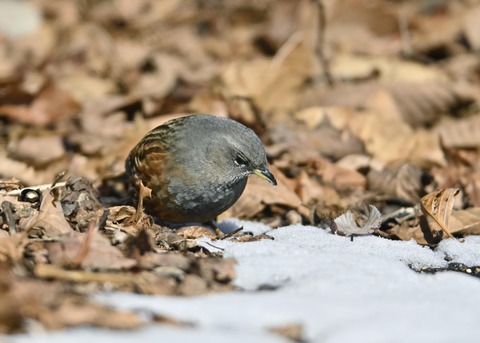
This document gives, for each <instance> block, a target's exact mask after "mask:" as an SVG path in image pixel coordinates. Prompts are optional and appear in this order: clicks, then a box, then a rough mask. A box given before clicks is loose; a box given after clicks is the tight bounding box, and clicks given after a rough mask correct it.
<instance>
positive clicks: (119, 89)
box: [0, 0, 480, 225]
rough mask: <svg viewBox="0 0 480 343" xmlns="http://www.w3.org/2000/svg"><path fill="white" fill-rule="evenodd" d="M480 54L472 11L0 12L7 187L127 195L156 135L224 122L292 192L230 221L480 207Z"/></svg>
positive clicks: (135, 4) (261, 200)
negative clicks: (442, 196) (442, 200)
mask: <svg viewBox="0 0 480 343" xmlns="http://www.w3.org/2000/svg"><path fill="white" fill-rule="evenodd" d="M479 50H480V2H479V1H474V0H462V1H446V0H410V1H409V0H404V1H400V0H396V1H395V0H390V1H389V0H324V1H320V0H317V1H314V0H299V1H290V0H284V1H282V0H275V1H273V0H272V1H269V0H265V1H254V0H238V1H237V0H230V1H220V0H184V1H179V0H162V1H155V0H138V1H129V0H108V1H107V0H103V1H91V0H76V1H73V0H61V1H52V0H32V1H22V0H1V1H0V177H1V178H3V179H7V178H11V177H15V178H17V179H19V180H20V181H21V182H22V183H23V184H24V185H39V184H44V183H50V182H52V181H53V179H54V177H55V175H56V174H57V173H58V172H60V171H63V170H66V171H68V175H81V176H86V177H87V178H89V179H90V180H92V181H93V182H94V184H95V186H97V187H100V189H101V190H102V192H103V193H104V195H105V196H110V197H118V198H119V197H120V196H121V195H122V194H123V191H124V189H123V188H122V185H121V184H117V183H113V182H109V181H108V180H110V179H111V178H113V177H115V176H117V175H120V174H121V173H122V172H123V169H124V167H123V164H124V159H125V157H126V155H127V154H128V152H129V150H130V149H131V147H132V146H133V145H135V144H136V142H138V140H139V139H140V138H141V137H142V136H143V135H144V134H145V133H146V132H147V131H148V130H150V129H152V128H153V127H155V126H157V125H159V124H161V123H163V122H164V121H166V120H168V119H171V118H173V117H176V116H178V115H181V114H186V113H211V114H215V115H220V116H229V117H232V118H234V119H236V120H238V121H240V122H242V123H244V124H246V125H248V126H249V127H251V128H252V129H254V130H255V131H256V132H257V134H259V136H260V137H261V138H262V140H263V141H264V143H265V144H266V145H267V153H268V157H269V160H270V162H271V164H272V168H274V169H273V170H274V174H275V175H276V176H277V179H279V180H280V185H279V187H277V188H275V189H274V188H273V187H270V188H267V187H266V186H264V185H263V184H259V183H258V182H257V181H253V180H252V183H254V184H253V185H250V186H249V187H250V189H253V190H254V191H253V192H252V191H247V192H246V193H245V195H244V197H242V199H243V200H241V201H240V202H239V204H237V206H236V207H234V208H233V209H231V210H230V211H229V212H228V213H227V214H226V215H225V216H237V217H241V218H248V219H252V218H265V217H266V216H269V217H270V218H271V219H269V220H268V223H269V224H272V225H280V224H284V223H294V222H310V223H318V221H319V220H321V218H330V217H332V216H334V215H337V214H338V213H341V212H342V211H344V210H345V209H347V208H351V207H352V206H354V205H358V204H367V203H375V204H377V206H378V207H379V208H381V209H385V208H387V207H388V206H389V204H388V202H386V200H392V201H394V202H397V203H400V204H412V203H416V202H417V201H418V200H419V199H420V197H421V196H422V195H424V194H426V193H428V192H429V191H431V190H433V189H436V188H444V187H453V186H455V187H460V188H461V190H462V195H463V197H462V199H463V200H462V201H463V202H462V204H461V207H464V208H465V207H469V206H477V205H479V201H480V197H479V193H478V179H479V178H478V177H477V176H478V174H477V173H478V160H479V159H478V146H479V144H480V116H479V114H478V113H479V112H478V104H479V100H480V97H479V94H480V92H479V89H480V88H479V85H480V60H479V58H478V52H479ZM260 182H261V180H260ZM245 199H246V200H245ZM315 218H316V219H315Z"/></svg>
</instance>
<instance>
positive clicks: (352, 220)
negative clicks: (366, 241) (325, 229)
mask: <svg viewBox="0 0 480 343" xmlns="http://www.w3.org/2000/svg"><path fill="white" fill-rule="evenodd" d="M381 223H382V215H381V213H380V211H379V210H378V209H377V208H376V207H375V206H373V205H369V206H368V211H367V213H365V214H364V213H360V212H359V211H356V212H352V211H351V210H348V211H347V212H345V213H344V214H342V215H341V216H339V217H337V218H335V219H334V220H333V222H332V224H331V226H330V228H331V230H332V232H333V233H334V234H338V235H340V236H357V235H370V234H373V233H375V232H376V231H377V230H378V229H379V228H380V224H381Z"/></svg>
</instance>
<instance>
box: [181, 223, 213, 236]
mask: <svg viewBox="0 0 480 343" xmlns="http://www.w3.org/2000/svg"><path fill="white" fill-rule="evenodd" d="M176 233H177V235H179V236H180V237H183V238H190V239H196V238H200V237H208V238H211V239H216V238H217V235H216V234H215V233H214V232H213V231H212V230H210V229H209V228H207V227H204V226H185V227H182V228H180V229H178V230H176Z"/></svg>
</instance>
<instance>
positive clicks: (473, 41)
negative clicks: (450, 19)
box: [463, 5, 480, 51]
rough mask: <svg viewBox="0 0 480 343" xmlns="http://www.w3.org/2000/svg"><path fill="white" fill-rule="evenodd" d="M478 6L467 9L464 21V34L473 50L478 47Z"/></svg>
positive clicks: (479, 15)
mask: <svg viewBox="0 0 480 343" xmlns="http://www.w3.org/2000/svg"><path fill="white" fill-rule="evenodd" d="M479 23H480V6H478V5H477V6H475V7H473V8H471V9H470V10H469V11H468V14H467V15H466V16H465V21H464V23H463V24H464V31H465V36H466V38H467V40H468V43H469V44H470V47H471V48H472V49H473V50H476V51H478V50H479V49H480V24H479Z"/></svg>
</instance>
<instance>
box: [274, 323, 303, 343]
mask: <svg viewBox="0 0 480 343" xmlns="http://www.w3.org/2000/svg"><path fill="white" fill-rule="evenodd" d="M269 331H270V332H273V333H276V334H278V335H280V336H282V337H285V338H287V339H288V340H291V341H294V342H305V337H304V334H303V327H302V325H301V324H288V325H282V326H275V327H271V328H269Z"/></svg>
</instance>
